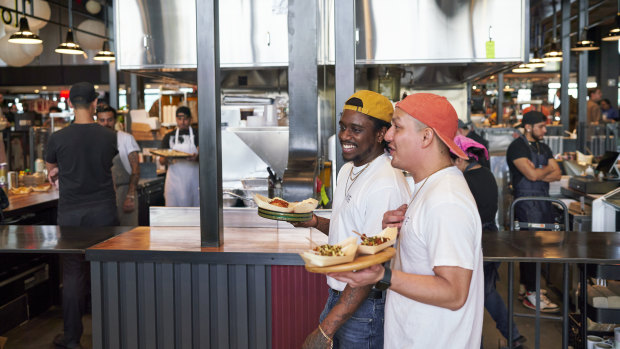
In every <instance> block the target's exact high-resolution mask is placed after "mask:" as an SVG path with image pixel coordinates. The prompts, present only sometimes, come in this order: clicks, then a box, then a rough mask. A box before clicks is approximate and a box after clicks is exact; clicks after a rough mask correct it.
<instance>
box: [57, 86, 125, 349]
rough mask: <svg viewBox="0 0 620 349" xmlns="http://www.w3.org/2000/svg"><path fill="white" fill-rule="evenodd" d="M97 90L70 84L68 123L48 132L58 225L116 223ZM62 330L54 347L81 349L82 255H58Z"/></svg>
mask: <svg viewBox="0 0 620 349" xmlns="http://www.w3.org/2000/svg"><path fill="white" fill-rule="evenodd" d="M97 96H98V94H97V92H95V88H94V87H93V85H92V84H91V83H88V82H80V83H77V84H75V85H73V86H72V87H71V91H70V92H69V106H71V107H72V108H73V109H74V114H75V120H74V122H73V124H71V125H70V126H67V127H65V128H63V129H62V130H60V131H58V132H55V133H53V134H52V135H51V136H50V138H49V141H48V143H47V148H46V151H47V154H46V156H45V161H46V165H47V171H48V180H49V181H50V182H51V183H52V184H53V185H55V186H56V187H58V188H59V190H60V195H59V199H58V225H59V226H82V227H103V226H113V225H118V217H117V213H116V194H115V192H114V184H113V181H112V172H111V170H110V168H111V167H112V158H114V156H115V155H116V154H117V153H118V150H117V147H116V134H115V133H114V131H112V130H110V129H108V128H106V127H103V126H100V125H98V124H97V123H96V122H95V119H94V118H93V115H95V111H96V107H97ZM62 264H63V291H62V308H63V320H64V334H59V335H57V336H56V338H54V344H55V345H56V347H59V348H81V345H80V338H81V336H82V332H83V327H82V315H83V314H84V311H85V307H86V294H87V289H88V282H87V280H88V271H89V268H88V263H87V262H86V261H85V260H84V255H82V254H66V255H63V258H62Z"/></svg>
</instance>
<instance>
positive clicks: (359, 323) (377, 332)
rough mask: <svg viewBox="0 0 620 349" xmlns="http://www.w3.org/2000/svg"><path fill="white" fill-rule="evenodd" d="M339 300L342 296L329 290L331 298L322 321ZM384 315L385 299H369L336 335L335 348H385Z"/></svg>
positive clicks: (321, 319)
mask: <svg viewBox="0 0 620 349" xmlns="http://www.w3.org/2000/svg"><path fill="white" fill-rule="evenodd" d="M339 298H340V296H339V295H338V294H336V293H335V292H334V291H332V289H330V290H329V298H327V304H325V309H323V312H322V313H321V318H320V321H323V320H324V319H325V317H326V316H327V314H328V313H329V312H330V311H331V310H332V308H333V307H334V306H335V305H336V303H337V302H338V299H339ZM384 314H385V298H379V299H373V298H367V299H366V300H365V301H364V302H363V303H362V304H360V306H359V308H358V309H357V311H356V312H355V313H354V314H353V316H352V317H351V318H350V319H349V321H347V322H346V323H345V324H344V325H342V326H341V327H340V329H338V331H337V332H336V334H335V335H334V348H354V349H362V348H368V349H376V348H383V321H384V318H385V317H384Z"/></svg>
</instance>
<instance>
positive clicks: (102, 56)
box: [93, 6, 116, 62]
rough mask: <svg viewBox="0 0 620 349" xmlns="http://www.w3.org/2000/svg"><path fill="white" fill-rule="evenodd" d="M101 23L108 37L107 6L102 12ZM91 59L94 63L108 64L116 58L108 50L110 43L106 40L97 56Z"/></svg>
mask: <svg viewBox="0 0 620 349" xmlns="http://www.w3.org/2000/svg"><path fill="white" fill-rule="evenodd" d="M103 21H104V23H105V33H106V36H107V35H108V6H106V7H105V10H104V12H103ZM93 59H94V60H96V61H108V62H113V61H115V60H116V56H115V55H114V52H112V51H111V50H110V43H109V42H108V40H105V41H104V42H103V47H102V48H101V50H100V51H99V52H97V55H96V56H95V57H93Z"/></svg>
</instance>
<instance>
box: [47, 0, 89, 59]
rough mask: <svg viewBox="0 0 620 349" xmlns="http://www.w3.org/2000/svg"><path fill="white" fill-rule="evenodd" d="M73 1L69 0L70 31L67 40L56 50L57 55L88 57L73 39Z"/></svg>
mask: <svg viewBox="0 0 620 349" xmlns="http://www.w3.org/2000/svg"><path fill="white" fill-rule="evenodd" d="M72 2H73V1H72V0H68V3H69V6H68V8H69V31H68V32H67V38H66V40H65V42H63V43H61V44H60V45H58V47H56V50H54V51H55V52H56V53H62V54H65V55H86V53H84V50H82V48H81V47H80V45H79V44H78V43H77V42H75V40H74V39H73V12H72V11H71V3H72Z"/></svg>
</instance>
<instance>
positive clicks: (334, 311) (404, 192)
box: [294, 90, 409, 348]
mask: <svg viewBox="0 0 620 349" xmlns="http://www.w3.org/2000/svg"><path fill="white" fill-rule="evenodd" d="M393 112H394V108H393V107H392V102H390V100H389V99H387V98H386V97H384V96H382V95H380V94H378V93H376V92H372V91H367V90H361V91H358V92H356V93H355V94H353V95H352V96H351V97H350V98H349V99H348V100H347V101H346V102H345V105H344V110H343V112H342V116H341V118H340V122H339V126H340V129H339V131H338V139H339V140H340V144H341V146H342V157H343V158H344V160H345V161H348V162H347V163H346V164H344V165H343V166H342V168H341V169H340V171H339V173H338V180H337V185H336V190H335V192H334V203H333V207H332V215H331V218H330V219H325V218H320V217H317V216H313V217H312V219H311V220H310V221H308V222H302V223H295V224H294V225H295V226H297V227H314V228H317V229H318V230H320V231H321V232H323V233H325V234H327V235H329V243H330V244H337V243H339V242H341V241H342V240H345V239H346V238H349V237H351V236H354V237H357V235H355V234H354V233H353V230H355V231H358V232H360V233H364V234H366V235H367V236H374V235H377V234H378V233H380V232H381V226H382V222H381V220H382V217H383V213H384V212H385V211H387V210H394V209H396V208H398V207H399V206H401V205H403V203H406V202H407V200H408V199H409V187H408V185H407V182H406V180H405V177H404V176H403V173H402V171H399V170H396V169H394V168H393V167H392V165H390V158H389V156H388V155H387V153H386V151H385V150H386V145H387V143H386V142H385V141H384V135H385V132H386V131H387V130H388V128H389V127H390V121H391V120H392V114H393ZM327 284H328V286H329V297H328V299H327V303H326V305H325V309H324V310H323V313H322V314H321V317H320V323H319V326H318V327H317V329H316V330H314V331H313V332H312V333H311V334H310V335H309V336H308V337H307V338H306V341H305V343H304V346H303V347H304V348H325V347H326V346H327V345H329V344H333V347H334V348H382V345H383V332H384V331H383V318H384V313H383V309H384V307H385V292H383V291H382V290H371V288H372V287H371V286H367V287H360V288H351V287H348V286H347V284H346V283H343V282H340V281H338V280H335V279H333V278H327Z"/></svg>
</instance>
